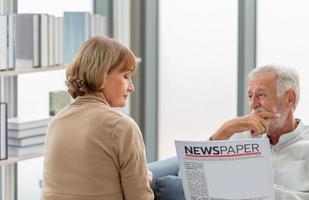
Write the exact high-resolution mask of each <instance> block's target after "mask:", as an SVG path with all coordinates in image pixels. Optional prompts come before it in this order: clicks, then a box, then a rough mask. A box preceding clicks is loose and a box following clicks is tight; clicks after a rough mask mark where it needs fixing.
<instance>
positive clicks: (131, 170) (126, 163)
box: [111, 117, 154, 200]
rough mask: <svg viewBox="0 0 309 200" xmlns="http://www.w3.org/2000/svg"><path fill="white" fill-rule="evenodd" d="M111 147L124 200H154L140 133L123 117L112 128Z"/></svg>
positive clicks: (132, 123)
mask: <svg viewBox="0 0 309 200" xmlns="http://www.w3.org/2000/svg"><path fill="white" fill-rule="evenodd" d="M111 145H112V148H113V151H114V152H115V155H116V156H117V162H118V167H119V169H118V170H119V174H120V179H121V184H122V189H123V195H124V198H125V199H126V200H151V199H154V196H153V192H152V190H151V188H150V184H149V178H148V168H147V163H146V158H145V146H144V142H143V138H142V135H141V132H140V130H139V128H138V126H137V125H136V123H135V122H134V121H133V120H132V119H131V118H129V117H123V118H122V119H120V120H119V122H118V123H117V125H116V126H115V128H114V131H113V133H112V137H111Z"/></svg>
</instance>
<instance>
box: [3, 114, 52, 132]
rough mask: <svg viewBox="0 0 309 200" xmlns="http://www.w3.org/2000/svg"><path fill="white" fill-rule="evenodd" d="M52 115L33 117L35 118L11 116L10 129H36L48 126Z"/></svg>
mask: <svg viewBox="0 0 309 200" xmlns="http://www.w3.org/2000/svg"><path fill="white" fill-rule="evenodd" d="M49 120H50V117H47V118H33V119H21V118H9V119H8V129H9V130H10V131H11V130H24V129H34V128H38V127H46V126H47V125H48V122H49Z"/></svg>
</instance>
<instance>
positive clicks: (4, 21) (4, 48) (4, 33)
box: [0, 15, 8, 70]
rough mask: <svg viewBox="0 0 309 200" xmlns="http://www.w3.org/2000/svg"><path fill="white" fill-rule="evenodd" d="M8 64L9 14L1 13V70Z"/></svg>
mask: <svg viewBox="0 0 309 200" xmlns="http://www.w3.org/2000/svg"><path fill="white" fill-rule="evenodd" d="M7 66H8V16H7V15H0V70H6V69H7Z"/></svg>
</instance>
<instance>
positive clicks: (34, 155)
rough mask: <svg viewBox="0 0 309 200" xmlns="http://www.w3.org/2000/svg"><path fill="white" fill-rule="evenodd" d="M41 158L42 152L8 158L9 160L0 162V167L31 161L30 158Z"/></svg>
mask: <svg viewBox="0 0 309 200" xmlns="http://www.w3.org/2000/svg"><path fill="white" fill-rule="evenodd" d="M41 156H43V152H38V153H34V154H29V155H24V156H9V158H8V159H6V160H0V166H1V165H9V164H14V163H17V162H19V161H23V160H28V159H32V158H38V157H41Z"/></svg>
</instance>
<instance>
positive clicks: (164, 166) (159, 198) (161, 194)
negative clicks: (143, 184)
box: [148, 157, 185, 200]
mask: <svg viewBox="0 0 309 200" xmlns="http://www.w3.org/2000/svg"><path fill="white" fill-rule="evenodd" d="M148 168H149V170H150V171H151V172H152V174H153V181H152V184H151V189H152V190H153V192H154V194H155V200H185V196H184V192H183V187H182V182H181V178H180V177H179V176H178V174H179V166H178V160H177V157H172V158H168V159H164V160H160V161H155V162H152V163H149V164H148Z"/></svg>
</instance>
